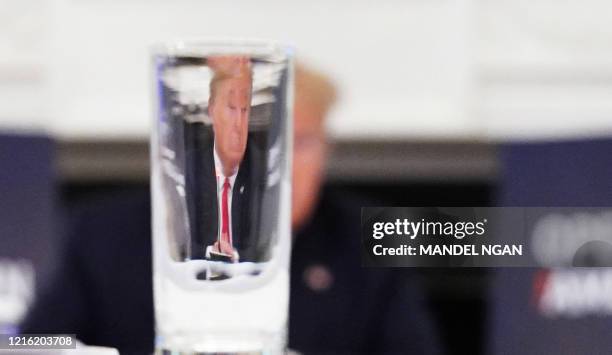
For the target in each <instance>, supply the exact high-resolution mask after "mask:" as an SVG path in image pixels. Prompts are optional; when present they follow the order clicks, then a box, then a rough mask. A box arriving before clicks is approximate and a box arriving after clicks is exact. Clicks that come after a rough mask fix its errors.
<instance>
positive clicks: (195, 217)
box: [151, 41, 293, 354]
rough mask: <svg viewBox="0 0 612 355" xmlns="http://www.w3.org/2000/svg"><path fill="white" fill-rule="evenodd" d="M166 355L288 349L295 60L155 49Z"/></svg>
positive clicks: (160, 342)
mask: <svg viewBox="0 0 612 355" xmlns="http://www.w3.org/2000/svg"><path fill="white" fill-rule="evenodd" d="M153 62H154V70H155V73H154V79H155V97H156V100H155V102H156V110H155V111H156V115H155V121H154V124H153V130H152V135H151V165H152V166H151V168H152V169H151V193H152V201H153V204H152V209H153V213H152V218H153V259H154V260H153V261H154V265H153V280H154V301H155V318H156V351H157V353H160V354H161V353H167V354H170V353H173V354H175V353H185V354H194V353H198V354H207V353H215V354H219V353H222V354H225V353H232V354H236V353H237V354H263V353H265V354H275V353H282V352H284V349H285V343H286V325H287V311H288V302H289V272H288V265H289V256H290V255H289V252H290V243H291V237H290V236H291V234H290V233H291V231H290V217H291V206H290V205H291V198H290V195H291V186H290V181H291V179H290V172H291V154H290V153H291V144H292V113H291V110H292V103H293V90H292V88H293V82H292V81H293V71H292V70H293V67H292V51H291V50H290V49H289V48H287V47H284V46H282V45H279V44H276V43H273V42H267V41H199V42H198V41H196V42H176V43H171V44H165V45H159V46H156V47H155V48H154V54H153Z"/></svg>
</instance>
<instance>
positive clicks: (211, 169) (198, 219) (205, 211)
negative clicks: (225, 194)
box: [185, 122, 267, 261]
mask: <svg viewBox="0 0 612 355" xmlns="http://www.w3.org/2000/svg"><path fill="white" fill-rule="evenodd" d="M265 166H266V157H265V155H264V154H263V153H262V151H261V150H260V149H259V148H258V147H257V146H256V144H254V143H252V139H251V136H249V140H248V143H247V148H246V151H245V154H244V158H243V160H242V162H241V164H240V167H239V170H238V175H237V176H236V180H235V182H234V186H233V187H232V210H231V215H232V229H231V232H232V241H233V245H234V248H236V250H237V251H238V253H239V255H240V261H263V260H261V259H262V258H263V256H264V255H267V253H265V250H261V248H260V247H259V246H260V243H257V238H258V237H259V236H261V233H259V221H260V213H261V195H262V193H263V189H264V187H265V176H264V173H265ZM185 191H186V200H187V201H186V202H187V213H188V218H189V225H190V234H191V238H190V240H191V246H190V250H191V255H190V257H191V259H204V257H205V251H206V247H207V246H210V245H213V244H214V243H215V241H216V240H217V239H218V229H219V213H218V210H219V201H218V198H217V180H216V174H215V160H214V135H213V133H212V128H211V127H210V126H205V125H204V124H202V123H199V122H198V123H186V125H185Z"/></svg>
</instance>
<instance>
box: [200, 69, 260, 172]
mask: <svg viewBox="0 0 612 355" xmlns="http://www.w3.org/2000/svg"><path fill="white" fill-rule="evenodd" d="M250 111H251V80H250V77H238V78H228V79H224V80H221V81H220V82H219V83H218V84H217V86H216V88H215V95H214V98H213V100H212V101H211V104H210V106H209V114H210V116H211V117H212V122H213V130H214V133H215V146H216V150H217V154H218V155H219V158H220V159H221V162H222V164H223V169H224V170H226V172H228V171H230V172H233V171H235V170H236V168H238V166H239V165H240V162H241V161H242V158H243V156H244V151H245V149H246V144H247V137H248V133H249V113H250Z"/></svg>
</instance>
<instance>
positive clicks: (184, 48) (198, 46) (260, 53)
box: [151, 38, 294, 60]
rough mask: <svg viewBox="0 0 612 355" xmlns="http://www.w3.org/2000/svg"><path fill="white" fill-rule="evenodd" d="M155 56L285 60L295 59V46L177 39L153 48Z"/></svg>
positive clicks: (257, 41) (255, 41)
mask: <svg viewBox="0 0 612 355" xmlns="http://www.w3.org/2000/svg"><path fill="white" fill-rule="evenodd" d="M151 52H152V53H153V55H155V56H164V57H178V56H195V57H206V56H210V55H249V56H255V57H265V58H268V59H277V60H283V59H287V58H290V57H293V54H294V48H293V46H290V45H287V44H284V43H281V42H279V41H275V40H269V39H250V38H198V39H176V40H170V41H164V42H159V43H155V44H153V45H152V46H151Z"/></svg>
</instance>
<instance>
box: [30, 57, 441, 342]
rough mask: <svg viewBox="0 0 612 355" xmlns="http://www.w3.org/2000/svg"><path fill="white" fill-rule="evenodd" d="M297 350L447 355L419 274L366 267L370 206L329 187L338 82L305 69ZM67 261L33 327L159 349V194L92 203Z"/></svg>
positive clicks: (294, 264) (295, 196)
mask: <svg viewBox="0 0 612 355" xmlns="http://www.w3.org/2000/svg"><path fill="white" fill-rule="evenodd" d="M295 78H296V95H295V97H296V102H295V121H294V137H295V141H294V162H293V191H292V200H293V201H292V202H293V206H292V226H293V231H294V235H295V238H294V245H293V250H292V259H291V291H290V292H291V298H290V309H289V339H288V340H289V348H291V349H295V350H298V351H300V352H303V353H306V354H311V353H314V354H321V353H328V354H329V353H334V354H338V353H341V354H388V353H398V354H437V353H439V343H438V338H437V333H436V332H435V330H434V327H433V324H432V323H433V322H432V319H431V318H430V315H429V312H428V310H427V307H426V303H425V298H424V293H423V292H422V290H421V287H420V284H419V283H418V281H417V280H416V276H415V274H414V273H412V272H411V271H407V270H408V269H382V268H364V267H362V266H361V260H360V255H361V250H360V248H361V244H360V228H361V227H360V226H361V223H360V214H361V207H362V206H364V205H367V201H365V200H363V199H360V198H358V197H355V196H347V195H346V194H342V193H339V192H334V191H332V190H331V189H322V186H323V182H324V170H325V161H326V157H327V153H328V144H327V139H326V135H325V130H324V122H325V118H326V116H327V114H328V112H329V109H330V108H331V107H332V105H333V103H334V102H335V98H336V91H335V89H334V87H333V85H332V84H331V82H330V81H329V80H328V79H327V78H326V77H325V76H323V75H321V74H319V73H317V72H316V71H314V70H311V69H308V68H307V67H305V66H304V65H297V67H296V75H295ZM74 220H75V223H74V225H73V226H72V228H71V231H72V232H71V233H70V235H69V237H68V239H67V244H66V246H65V251H64V253H63V255H62V261H61V264H62V266H61V268H60V270H59V272H58V273H57V274H56V276H55V278H54V280H53V282H52V283H51V284H50V285H49V286H48V287H46V288H44V291H42V292H41V294H39V295H37V300H36V302H35V304H34V305H33V307H32V308H31V310H30V312H29V314H28V316H27V317H26V319H25V321H24V322H23V324H22V327H21V332H22V333H74V334H76V336H77V338H79V339H80V340H81V341H83V342H85V343H86V344H90V345H101V346H110V347H115V348H118V349H119V350H120V351H121V352H123V353H126V352H133V353H145V352H147V353H150V352H152V351H153V347H154V316H153V295H152V277H151V275H152V271H151V264H152V262H151V237H150V235H151V232H150V228H151V224H150V201H149V193H148V190H144V189H143V190H142V191H135V192H134V193H132V194H127V193H121V194H120V195H119V194H118V195H116V196H106V197H104V198H103V199H101V200H99V201H96V203H89V204H88V205H87V206H85V207H84V208H82V210H81V211H80V213H79V216H78V217H77V218H75V219H74Z"/></svg>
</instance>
